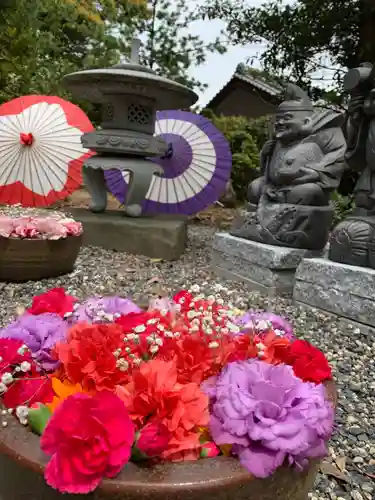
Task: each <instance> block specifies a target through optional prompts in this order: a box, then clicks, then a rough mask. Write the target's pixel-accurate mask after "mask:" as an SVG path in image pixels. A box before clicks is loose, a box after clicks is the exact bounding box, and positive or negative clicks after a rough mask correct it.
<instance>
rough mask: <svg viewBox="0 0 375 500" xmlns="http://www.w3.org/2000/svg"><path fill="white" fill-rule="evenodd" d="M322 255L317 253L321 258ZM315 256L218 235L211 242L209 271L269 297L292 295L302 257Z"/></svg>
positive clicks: (221, 234)
mask: <svg viewBox="0 0 375 500" xmlns="http://www.w3.org/2000/svg"><path fill="white" fill-rule="evenodd" d="M320 253H321V252H319V254H320ZM313 255H317V252H311V251H310V250H301V249H298V248H287V247H277V246H273V245H265V244H263V243H257V242H255V241H249V240H244V239H242V238H237V237H235V236H231V235H230V234H228V233H217V234H216V235H215V238H214V242H213V255H212V267H213V271H214V272H215V273H216V274H217V275H220V276H223V277H225V278H228V279H233V280H236V281H242V282H243V283H244V284H245V285H246V286H248V287H249V288H250V289H253V290H259V291H261V292H264V293H267V294H268V295H270V296H275V295H283V296H288V295H292V292H293V285H294V274H295V270H296V268H297V266H298V265H299V263H300V262H301V260H302V259H303V258H304V257H310V256H313Z"/></svg>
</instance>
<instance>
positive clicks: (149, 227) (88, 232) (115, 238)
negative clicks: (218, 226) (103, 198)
mask: <svg viewBox="0 0 375 500" xmlns="http://www.w3.org/2000/svg"><path fill="white" fill-rule="evenodd" d="M66 211H67V212H69V214H71V215H72V216H73V217H74V218H75V219H76V220H77V221H80V222H81V223H82V224H83V228H84V234H83V245H86V246H89V245H90V246H94V247H101V248H105V249H107V250H115V251H116V252H126V253H131V254H136V255H145V256H146V257H151V258H156V259H164V260H176V259H178V258H180V256H181V255H182V254H183V253H184V251H185V248H186V244H187V218H184V217H175V216H168V215H157V216H152V217H138V218H130V217H125V215H124V213H123V212H122V211H119V210H108V211H106V212H104V213H102V214H94V213H92V212H90V211H89V210H87V209H84V208H69V209H67V210H66Z"/></svg>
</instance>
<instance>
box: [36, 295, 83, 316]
mask: <svg viewBox="0 0 375 500" xmlns="http://www.w3.org/2000/svg"><path fill="white" fill-rule="evenodd" d="M75 302H76V299H75V298H74V297H72V296H71V295H67V294H66V292H65V290H64V288H52V289H51V290H48V292H45V293H42V294H41V295H36V296H35V297H34V298H33V303H32V306H31V307H30V309H28V310H27V312H28V313H29V314H34V315H39V314H43V313H55V314H58V315H59V316H61V317H62V318H63V317H64V316H65V314H68V313H72V312H73V307H74V303H75Z"/></svg>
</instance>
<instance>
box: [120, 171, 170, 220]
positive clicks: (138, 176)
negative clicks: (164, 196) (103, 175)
mask: <svg viewBox="0 0 375 500" xmlns="http://www.w3.org/2000/svg"><path fill="white" fill-rule="evenodd" d="M126 170H127V171H128V172H129V173H130V180H129V189H128V193H127V196H126V199H125V203H124V208H125V213H126V215H128V216H129V217H139V216H140V215H141V214H142V204H143V202H144V201H145V199H146V195H147V192H148V190H149V189H150V186H151V182H152V178H153V175H154V174H156V175H160V176H161V175H163V173H164V171H163V169H162V168H161V167H160V166H159V165H157V164H155V163H146V162H145V163H144V164H138V165H136V166H135V167H134V169H133V168H132V167H131V166H129V168H127V169H126Z"/></svg>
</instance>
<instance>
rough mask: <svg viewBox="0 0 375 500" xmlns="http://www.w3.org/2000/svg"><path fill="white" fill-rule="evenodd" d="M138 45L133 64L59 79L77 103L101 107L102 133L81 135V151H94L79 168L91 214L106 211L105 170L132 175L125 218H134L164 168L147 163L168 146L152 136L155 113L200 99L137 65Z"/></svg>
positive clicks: (162, 152) (98, 131) (134, 49)
mask: <svg viewBox="0 0 375 500" xmlns="http://www.w3.org/2000/svg"><path fill="white" fill-rule="evenodd" d="M139 48H140V41H139V40H135V41H134V42H133V45H132V55H131V61H130V63H127V64H118V65H116V66H113V67H112V68H109V69H93V70H87V71H79V72H77V73H72V74H70V75H67V76H65V77H64V79H63V83H64V84H65V86H66V88H67V89H69V90H70V91H71V92H72V94H73V95H74V96H76V97H78V98H80V99H84V100H88V101H91V102H93V103H100V104H101V108H102V122H101V126H100V129H98V130H96V131H94V132H89V133H86V134H84V135H83V136H82V144H83V146H84V147H85V148H87V149H90V150H92V151H95V152H96V155H94V156H92V157H90V158H89V159H87V160H86V161H85V163H84V166H83V177H84V182H85V185H86V188H87V190H88V191H89V193H90V195H91V198H92V201H91V205H90V209H91V211H92V212H95V213H101V212H104V211H105V209H106V207H107V188H106V183H105V177H104V171H105V170H108V169H118V170H121V171H123V172H129V173H130V181H129V188H128V193H127V197H126V200H125V204H124V205H125V215H128V216H131V217H138V216H140V215H141V214H142V203H143V201H144V199H145V197H146V194H147V192H148V190H149V188H150V185H151V182H152V178H153V175H163V169H162V167H161V166H159V165H157V164H156V163H154V162H153V161H151V160H150V157H162V156H164V155H166V154H167V150H168V145H167V144H166V143H165V142H164V141H163V140H162V139H161V138H159V137H154V133H155V119H156V111H157V110H158V111H162V110H167V109H181V108H189V107H190V106H191V105H193V104H194V103H195V102H196V101H197V99H198V96H197V95H196V94H195V92H193V91H192V90H190V89H188V88H187V87H185V86H183V85H180V84H179V83H176V82H174V81H172V80H169V79H167V78H164V77H162V76H159V75H157V74H156V73H155V72H154V71H153V70H151V69H149V68H147V67H145V66H142V65H140V64H139Z"/></svg>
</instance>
